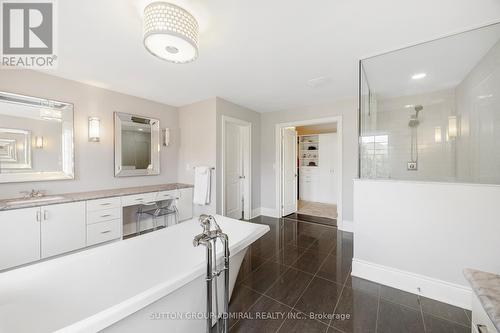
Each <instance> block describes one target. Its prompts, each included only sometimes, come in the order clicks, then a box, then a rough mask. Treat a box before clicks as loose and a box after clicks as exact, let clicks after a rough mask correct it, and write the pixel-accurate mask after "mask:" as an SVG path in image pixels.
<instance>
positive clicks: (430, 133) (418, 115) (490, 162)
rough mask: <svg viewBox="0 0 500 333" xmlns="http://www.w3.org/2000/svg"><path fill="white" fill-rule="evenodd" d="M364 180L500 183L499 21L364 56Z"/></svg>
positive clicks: (361, 154) (361, 150)
mask: <svg viewBox="0 0 500 333" xmlns="http://www.w3.org/2000/svg"><path fill="white" fill-rule="evenodd" d="M359 86H360V89H359V92H360V96H359V122H360V126H359V129H360V137H359V170H360V177H361V178H373V179H401V180H417V181H439V182H470V183H489V184H500V24H494V25H489V26H487V27H484V28H480V29H475V30H472V31H468V32H465V33H461V34H457V35H453V36H449V37H446V38H441V39H438V40H434V41H431V42H427V43H423V44H419V45H416V46H413V47H408V48H405V49H401V50H398V51H394V52H389V53H386V54H382V55H379V56H375V57H372V58H368V59H364V60H362V61H361V62H360V83H359Z"/></svg>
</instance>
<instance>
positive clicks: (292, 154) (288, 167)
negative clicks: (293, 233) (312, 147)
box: [281, 127, 297, 216]
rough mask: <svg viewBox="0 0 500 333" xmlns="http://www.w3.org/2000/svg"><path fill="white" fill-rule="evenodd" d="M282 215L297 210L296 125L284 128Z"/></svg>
mask: <svg viewBox="0 0 500 333" xmlns="http://www.w3.org/2000/svg"><path fill="white" fill-rule="evenodd" d="M282 138H283V140H282V147H283V149H282V158H281V160H282V170H283V173H282V183H283V186H282V200H283V203H282V205H283V209H282V215H281V216H285V215H288V214H291V213H295V212H296V211H297V132H296V131H295V127H289V128H284V129H283V130H282Z"/></svg>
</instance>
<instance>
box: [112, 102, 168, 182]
mask: <svg viewBox="0 0 500 333" xmlns="http://www.w3.org/2000/svg"><path fill="white" fill-rule="evenodd" d="M159 174H160V121H159V120H158V119H151V118H147V117H142V116H136V115H132V114H128V113H120V112H115V176H116V177H131V176H149V175H159Z"/></svg>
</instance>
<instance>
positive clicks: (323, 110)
mask: <svg viewBox="0 0 500 333" xmlns="http://www.w3.org/2000/svg"><path fill="white" fill-rule="evenodd" d="M356 110H357V100H354V99H353V100H346V101H340V102H338V103H335V104H331V105H323V106H314V107H304V108H298V109H291V110H284V111H279V112H269V113H263V114H262V117H261V132H262V137H261V165H262V169H261V170H262V171H261V188H262V190H261V206H262V208H263V210H264V211H275V212H276V209H277V207H276V188H275V187H276V172H277V170H275V162H276V161H275V160H276V142H275V141H276V133H275V131H276V124H279V123H286V122H292V121H301V120H310V119H318V118H326V117H332V116H337V115H342V122H343V129H342V130H343V139H342V140H343V141H342V153H343V156H342V172H343V175H342V213H343V219H344V221H352V219H353V208H352V202H353V201H352V196H353V187H352V186H353V179H354V178H356V177H357V165H358V155H357V154H358V132H357V122H358V120H357V119H358V115H357V111H356Z"/></svg>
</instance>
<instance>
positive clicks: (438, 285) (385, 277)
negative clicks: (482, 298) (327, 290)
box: [352, 258, 472, 310]
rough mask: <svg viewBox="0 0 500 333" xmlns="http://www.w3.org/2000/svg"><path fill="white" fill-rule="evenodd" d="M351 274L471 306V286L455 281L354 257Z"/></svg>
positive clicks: (435, 298) (450, 302) (460, 305)
mask: <svg viewBox="0 0 500 333" xmlns="http://www.w3.org/2000/svg"><path fill="white" fill-rule="evenodd" d="M352 275H353V276H356V277H359V278H362V279H366V280H370V281H374V282H377V283H380V284H383V285H386V286H390V287H393V288H396V289H400V290H403V291H407V292H409V293H412V294H417V295H420V296H424V297H428V298H432V299H434V300H437V301H440V302H444V303H448V304H451V305H454V306H458V307H461V308H465V309H469V310H470V309H471V307H472V304H471V302H472V290H471V288H467V287H465V286H462V285H458V284H455V283H450V282H446V281H443V280H438V279H434V278H431V277H428V276H424V275H420V274H415V273H411V272H408V271H403V270H399V269H397V268H393V267H387V266H383V265H379V264H375V263H371V262H368V261H364V260H360V259H356V258H354V259H353V260H352ZM418 288H420V292H419V289H418Z"/></svg>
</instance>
